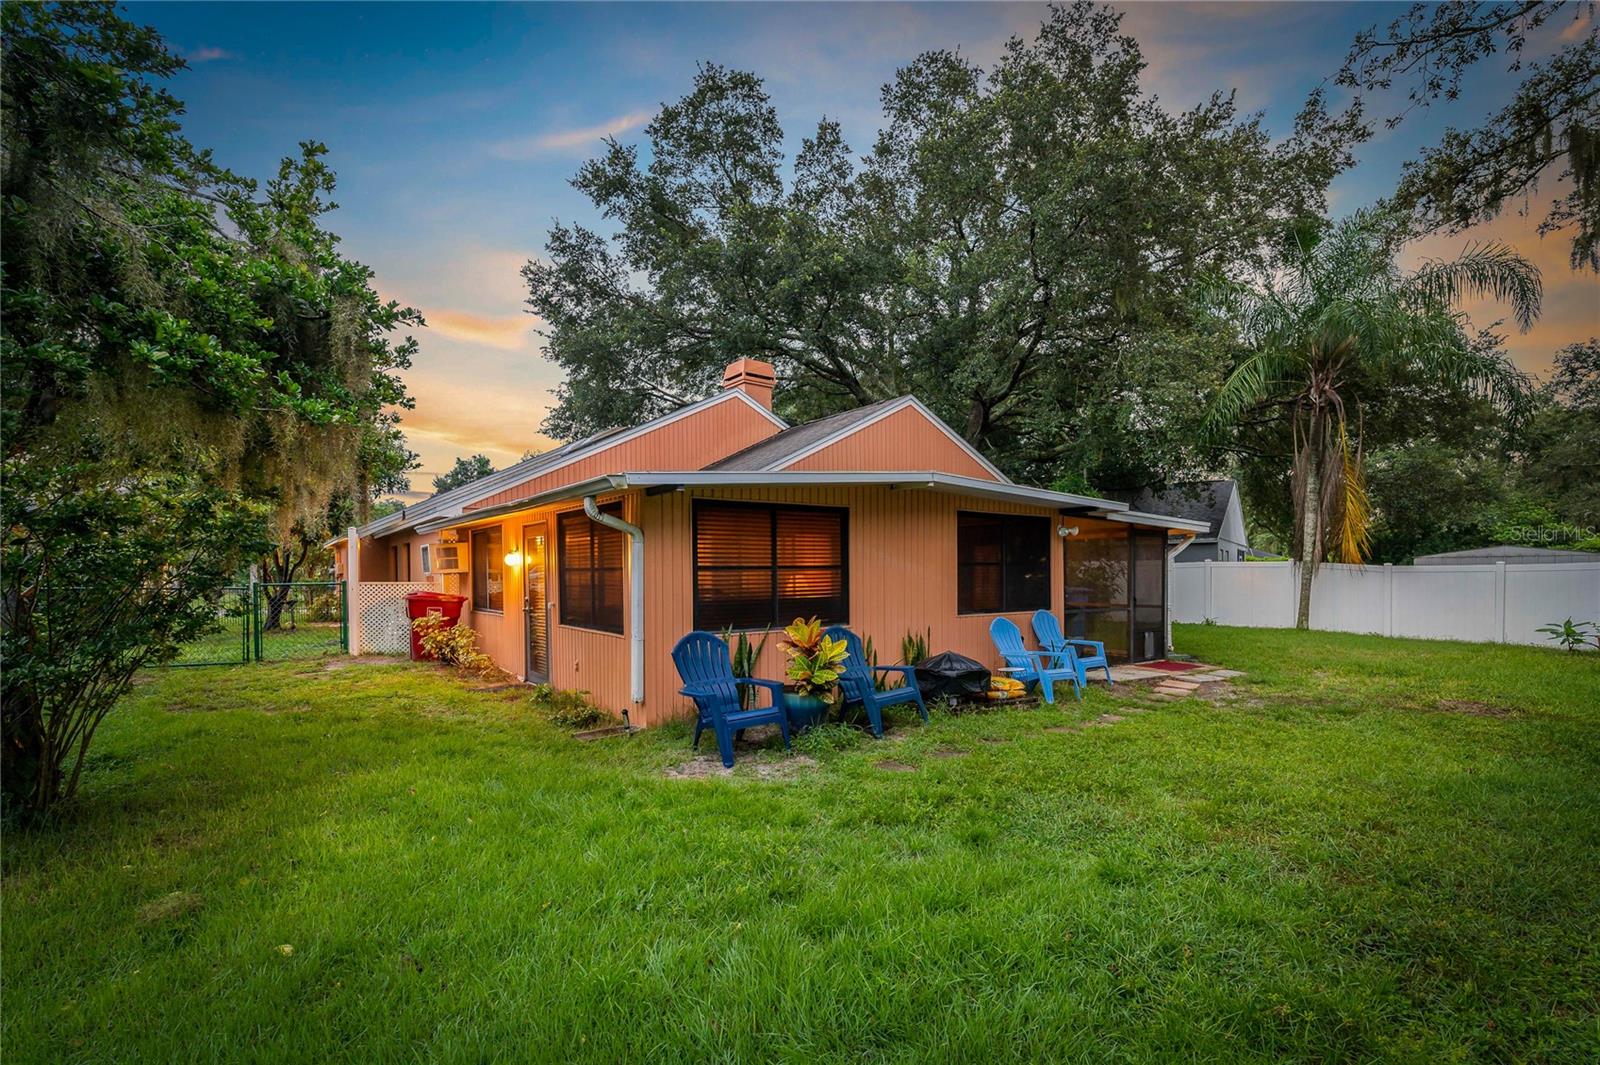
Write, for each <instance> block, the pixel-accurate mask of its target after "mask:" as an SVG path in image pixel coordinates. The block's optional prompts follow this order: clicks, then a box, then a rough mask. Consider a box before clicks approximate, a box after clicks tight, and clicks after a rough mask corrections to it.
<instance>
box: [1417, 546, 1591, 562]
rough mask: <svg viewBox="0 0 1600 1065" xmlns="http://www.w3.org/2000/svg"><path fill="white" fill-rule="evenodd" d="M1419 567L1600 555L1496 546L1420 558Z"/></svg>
mask: <svg viewBox="0 0 1600 1065" xmlns="http://www.w3.org/2000/svg"><path fill="white" fill-rule="evenodd" d="M1412 561H1413V562H1414V563H1415V564H1416V565H1418V566H1473V565H1479V566H1482V565H1491V564H1493V563H1495V562H1505V563H1509V564H1512V565H1515V564H1517V563H1522V564H1523V565H1528V564H1530V563H1537V564H1543V563H1552V562H1554V563H1565V564H1569V565H1571V564H1577V563H1583V562H1600V554H1595V553H1594V552H1593V551H1563V550H1561V549H1559V548H1554V547H1523V546H1521V545H1520V544H1495V545H1494V546H1492V547H1474V548H1471V549H1470V550H1466V551H1444V552H1441V553H1440V554H1437V555H1418V556H1417V557H1416V558H1415V559H1413V560H1412Z"/></svg>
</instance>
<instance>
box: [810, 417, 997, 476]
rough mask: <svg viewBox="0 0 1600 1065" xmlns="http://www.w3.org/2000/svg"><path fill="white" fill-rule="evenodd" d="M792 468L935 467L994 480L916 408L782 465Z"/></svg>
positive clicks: (868, 468) (877, 422) (894, 468)
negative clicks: (790, 463)
mask: <svg viewBox="0 0 1600 1065" xmlns="http://www.w3.org/2000/svg"><path fill="white" fill-rule="evenodd" d="M785 468H786V469H790V470H939V471H941V472H944V473H954V474H958V475H960V476H962V477H981V478H982V479H984V480H986V481H992V480H994V479H995V476H994V474H992V473H990V472H989V471H988V470H987V469H985V468H984V465H983V463H981V462H979V461H978V460H977V459H975V458H973V457H972V456H971V455H970V454H968V453H967V451H966V449H965V448H963V447H961V445H959V444H957V443H956V442H955V441H954V440H951V439H950V438H949V437H948V436H946V435H945V433H944V431H943V430H942V429H940V428H939V427H938V426H937V425H934V424H933V423H932V422H930V421H928V419H927V417H926V416H925V415H924V414H923V413H922V412H921V411H919V410H917V409H916V408H915V407H904V408H902V409H900V410H897V411H895V412H894V413H893V414H891V415H889V416H888V417H886V418H883V419H881V420H879V421H876V422H874V423H872V424H871V425H869V426H867V427H866V428H865V429H861V430H859V431H857V432H854V433H851V434H850V435H849V436H847V437H845V438H844V439H843V440H840V441H838V442H837V443H834V444H829V445H828V446H827V447H825V448H823V449H822V450H821V451H818V452H817V453H815V454H813V455H807V456H806V457H805V458H803V459H801V460H800V461H799V462H796V463H795V464H794V465H792V466H788V467H785Z"/></svg>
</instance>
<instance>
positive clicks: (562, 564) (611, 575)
mask: <svg viewBox="0 0 1600 1065" xmlns="http://www.w3.org/2000/svg"><path fill="white" fill-rule="evenodd" d="M600 509H601V510H602V511H603V512H605V513H607V514H615V515H618V516H619V517H620V516H621V514H622V506H621V504H618V503H608V504H607V505H605V506H603V507H601V508H600ZM626 539H627V538H626V537H625V536H623V535H622V534H621V533H620V532H618V531H617V530H615V529H610V528H607V527H606V526H604V525H601V524H600V523H599V522H597V521H590V520H589V515H587V514H585V513H584V512H583V511H581V510H574V511H569V512H568V513H566V514H563V515H561V516H560V517H559V518H557V519H556V553H557V570H558V573H559V576H560V580H561V624H563V625H573V626H576V627H578V628H580V629H598V630H599V631H601V632H615V633H621V632H622V594H623V593H622V551H623V542H624V541H625V540H626Z"/></svg>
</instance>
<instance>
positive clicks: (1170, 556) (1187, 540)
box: [1163, 533, 1195, 654]
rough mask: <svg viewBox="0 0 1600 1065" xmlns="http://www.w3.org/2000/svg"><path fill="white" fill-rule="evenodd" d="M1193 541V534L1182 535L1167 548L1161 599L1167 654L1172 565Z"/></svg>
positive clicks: (1169, 648) (1170, 640)
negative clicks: (1164, 600) (1165, 629)
mask: <svg viewBox="0 0 1600 1065" xmlns="http://www.w3.org/2000/svg"><path fill="white" fill-rule="evenodd" d="M1194 539H1195V537H1194V533H1186V534H1184V537H1183V539H1181V540H1179V541H1178V542H1177V543H1176V544H1174V545H1173V546H1171V547H1169V548H1167V577H1166V579H1167V594H1166V595H1165V596H1164V597H1163V598H1164V599H1166V602H1165V603H1164V604H1163V606H1164V607H1165V608H1166V615H1167V617H1166V622H1167V653H1168V654H1171V653H1172V564H1173V563H1174V562H1176V561H1178V553H1179V552H1180V551H1182V550H1183V549H1184V548H1186V547H1188V546H1189V545H1190V544H1192V543H1194Z"/></svg>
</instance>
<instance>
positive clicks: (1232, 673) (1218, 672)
mask: <svg viewBox="0 0 1600 1065" xmlns="http://www.w3.org/2000/svg"><path fill="white" fill-rule="evenodd" d="M1211 675H1212V676H1213V677H1218V678H1220V679H1222V680H1231V679H1232V678H1234V677H1242V676H1244V674H1243V673H1241V672H1240V671H1239V670H1237V669H1213V670H1212V671H1211Z"/></svg>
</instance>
